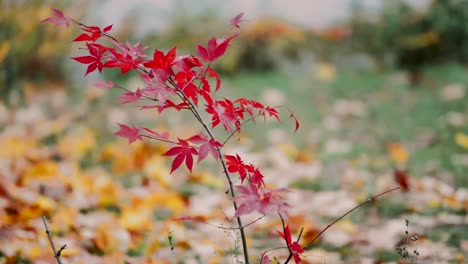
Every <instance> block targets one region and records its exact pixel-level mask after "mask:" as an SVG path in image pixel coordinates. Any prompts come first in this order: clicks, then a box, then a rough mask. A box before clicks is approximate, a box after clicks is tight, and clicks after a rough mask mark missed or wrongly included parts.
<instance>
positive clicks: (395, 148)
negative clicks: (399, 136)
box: [387, 143, 409, 163]
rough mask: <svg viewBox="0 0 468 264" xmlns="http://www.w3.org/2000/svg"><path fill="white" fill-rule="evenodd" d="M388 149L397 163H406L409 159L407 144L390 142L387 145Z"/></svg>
mask: <svg viewBox="0 0 468 264" xmlns="http://www.w3.org/2000/svg"><path fill="white" fill-rule="evenodd" d="M387 150H388V152H389V154H390V157H391V158H392V160H393V161H395V162H397V163H405V162H407V161H408V159H409V154H408V151H407V150H406V148H405V146H403V145H402V144H400V143H389V144H388V145H387Z"/></svg>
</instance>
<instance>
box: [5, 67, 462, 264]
mask: <svg viewBox="0 0 468 264" xmlns="http://www.w3.org/2000/svg"><path fill="white" fill-rule="evenodd" d="M335 71H336V69H334V68H333V67H332V66H330V65H322V66H319V67H317V68H316V69H315V71H314V73H315V75H314V76H313V77H310V78H313V80H312V79H307V78H305V77H300V78H298V75H294V76H292V77H291V75H284V76H282V75H268V76H265V75H258V76H255V75H248V76H242V75H241V76H239V77H234V78H232V79H230V80H229V81H228V82H226V83H225V85H227V86H230V87H227V88H226V89H227V90H229V91H233V93H234V94H235V95H240V94H241V93H243V92H246V93H251V94H253V95H254V96H257V97H259V99H260V100H261V101H265V103H267V104H273V105H276V104H284V105H291V106H292V107H293V109H294V111H295V112H296V113H297V114H298V117H299V118H300V119H301V121H302V124H303V129H302V131H301V130H300V131H299V132H298V134H297V135H296V136H294V135H293V133H292V132H291V129H290V126H287V127H288V128H286V126H281V125H280V126H273V125H272V126H270V124H268V123H267V124H261V123H259V124H257V125H258V126H257V127H253V126H252V127H249V128H248V129H247V130H246V131H248V132H245V133H243V134H242V135H239V137H238V138H236V140H233V141H232V142H231V144H230V146H229V152H232V153H239V154H242V155H243V157H245V159H247V160H248V161H251V162H253V163H254V164H255V165H256V166H259V167H261V168H262V170H263V173H264V174H265V176H266V177H267V179H268V180H267V181H266V182H268V183H274V185H273V186H272V187H290V188H291V190H292V192H291V193H289V194H288V199H289V203H290V205H291V211H290V212H291V219H290V221H291V222H292V223H291V226H293V227H304V233H303V234H302V240H301V241H308V240H310V239H311V238H312V237H314V235H316V234H317V233H318V232H320V230H322V229H323V228H325V227H326V226H327V224H329V223H330V222H332V221H333V220H334V219H336V218H337V217H339V216H341V215H342V214H344V213H345V212H346V211H347V210H349V209H351V208H353V207H354V206H356V205H358V204H359V203H361V202H363V201H365V200H366V199H368V197H370V196H372V195H373V194H376V193H378V192H381V191H384V190H386V189H390V188H392V187H394V186H400V187H401V190H400V191H398V192H394V193H391V194H388V195H387V196H385V197H382V198H381V199H379V200H378V201H376V202H373V203H371V204H369V205H366V206H365V207H363V208H361V209H359V210H358V211H356V212H354V213H353V214H352V215H350V216H348V217H346V218H344V219H343V220H341V221H340V222H338V223H337V224H336V225H334V226H333V227H332V228H330V229H329V230H328V231H327V232H326V233H325V234H324V235H323V236H322V237H321V239H320V240H319V241H318V242H317V243H315V244H314V245H313V247H311V248H310V249H309V250H307V251H305V252H304V254H303V255H302V256H303V260H304V263H392V262H393V263H396V262H397V261H402V260H401V257H400V256H399V254H398V251H397V249H396V248H397V247H400V248H402V247H403V246H404V244H405V242H409V243H408V244H409V245H408V246H407V247H406V248H407V251H408V254H409V255H410V258H412V259H414V260H415V261H417V263H463V262H464V261H466V260H465V255H464V254H465V252H467V251H468V236H467V234H466V228H467V225H468V218H467V216H466V211H467V210H468V187H467V180H466V176H467V167H468V158H467V155H468V154H467V150H468V133H467V131H468V130H467V125H466V124H467V123H468V120H467V116H468V105H467V103H466V102H467V100H466V98H467V95H466V94H467V93H468V91H467V84H468V80H467V79H466V77H463V76H466V69H464V68H456V69H450V72H451V73H452V75H446V74H443V73H441V72H443V71H444V69H438V70H437V72H436V73H435V74H431V78H433V80H429V81H428V83H425V84H423V85H422V86H423V87H417V88H415V87H408V84H407V83H405V82H404V80H403V79H404V78H403V79H402V77H401V76H400V75H399V74H395V73H392V74H385V75H384V74H381V75H377V77H369V76H367V77H366V76H360V79H359V78H354V77H349V76H350V75H345V74H343V75H340V74H338V75H337V73H336V72H335ZM296 74H297V73H296ZM437 74H439V75H437ZM309 75H310V76H312V75H313V74H304V75H302V73H301V76H309ZM275 78H280V79H275ZM288 78H290V79H289V80H288ZM351 86H353V87H351ZM252 87H255V88H252ZM231 88H232V89H231ZM81 89H83V91H82V92H78V94H80V95H79V96H76V94H75V96H73V97H72V96H71V94H73V93H72V92H70V91H69V90H63V89H59V90H50V89H47V90H46V92H42V93H37V94H35V95H31V97H30V98H29V102H28V103H27V104H26V105H24V106H22V107H19V108H14V109H13V108H11V107H7V106H6V105H4V104H2V105H1V107H0V127H1V132H0V146H1V148H0V168H1V169H0V263H53V262H54V261H55V260H54V257H53V254H52V251H51V249H50V246H49V244H48V243H49V241H48V240H47V237H46V234H45V229H44V226H43V222H42V219H41V216H44V215H45V216H47V217H48V219H49V223H50V226H51V229H52V231H53V233H54V239H55V243H56V244H57V245H59V246H61V245H64V244H66V245H67V247H66V249H64V250H63V251H62V257H63V259H64V260H65V261H66V262H67V263H237V262H236V260H237V259H238V260H241V259H242V258H241V256H240V255H239V254H238V253H237V251H238V250H240V247H239V243H240V238H239V237H238V236H237V234H236V232H235V231H233V230H229V228H230V227H234V226H235V224H234V222H233V221H232V220H233V219H232V216H233V214H234V212H233V209H232V205H231V202H230V200H229V198H228V195H226V193H225V191H226V189H227V187H226V184H225V182H224V177H223V175H222V174H221V170H220V167H219V166H218V164H216V162H214V161H211V163H210V161H208V162H204V163H203V164H200V165H198V166H196V167H195V168H194V172H193V173H192V174H190V173H189V172H188V171H184V170H180V171H179V172H175V173H174V174H172V175H170V164H169V162H168V161H167V160H166V159H165V158H164V157H161V156H160V155H161V154H162V153H164V152H165V151H167V147H168V146H165V145H162V144H159V143H158V144H156V143H155V142H150V141H145V142H136V143H134V144H131V145H129V144H128V143H127V142H126V141H124V140H122V139H118V138H117V137H116V136H114V135H112V133H113V132H115V131H117V130H118V125H117V124H116V123H125V122H127V123H129V122H135V123H145V124H147V125H148V126H150V127H151V126H158V128H165V129H167V130H171V131H176V132H177V133H178V134H179V135H181V136H182V137H183V136H184V135H189V134H193V133H192V132H196V131H197V130H198V129H199V128H197V126H196V125H188V124H190V123H187V121H186V120H185V119H184V117H178V115H177V112H174V113H173V118H171V119H170V120H160V119H159V118H157V117H156V115H155V114H154V113H152V112H151V111H148V112H140V111H139V112H138V113H137V111H136V109H133V108H129V107H125V108H123V107H122V106H121V105H118V103H115V102H114V101H113V100H110V101H111V102H110V103H109V102H108V100H106V99H105V98H107V97H114V99H115V97H116V95H112V94H111V95H109V94H104V93H103V91H102V90H99V89H97V88H92V87H89V88H81ZM243 89H244V90H243ZM80 96H81V98H80V99H77V98H76V97H80ZM171 116H172V115H171ZM294 137H296V138H297V139H296V140H294V139H293V138H294ZM185 216H191V217H192V218H193V219H196V220H197V221H181V220H175V219H177V218H182V217H185ZM258 217H260V215H252V216H249V217H245V218H244V223H249V222H251V221H254V220H256V219H257V218H258ZM405 219H407V220H408V222H409V224H408V226H407V225H406V221H405ZM203 222H205V223H203ZM280 227H281V223H280V222H279V220H278V219H277V218H276V217H274V216H272V217H270V216H266V217H264V218H261V219H260V220H258V221H257V222H255V223H254V224H252V225H250V226H249V227H248V228H247V230H246V231H247V234H248V236H249V239H248V244H249V248H250V249H251V252H250V253H251V256H252V260H253V261H255V260H257V258H259V257H260V254H261V252H263V251H265V250H267V249H270V248H276V247H279V246H283V245H282V244H281V241H279V240H277V239H273V238H274V237H275V234H276V231H275V230H276V229H280ZM299 231H300V230H292V232H293V233H294V234H296V235H297V234H298V233H299ZM406 231H407V232H406ZM416 237H417V239H415V238H416ZM414 250H416V252H417V254H415V253H414ZM275 255H277V256H281V255H283V256H284V257H286V256H287V255H288V252H287V251H285V250H283V251H281V250H278V251H276V252H275Z"/></svg>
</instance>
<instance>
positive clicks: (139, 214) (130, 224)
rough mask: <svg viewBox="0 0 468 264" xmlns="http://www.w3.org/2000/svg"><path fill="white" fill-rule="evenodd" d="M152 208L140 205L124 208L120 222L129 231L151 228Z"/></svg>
mask: <svg viewBox="0 0 468 264" xmlns="http://www.w3.org/2000/svg"><path fill="white" fill-rule="evenodd" d="M151 219H152V215H151V210H149V209H148V208H145V207H142V206H139V207H136V208H135V207H126V208H123V210H122V215H121V216H120V219H119V222H120V224H121V225H122V226H123V227H124V228H126V229H127V230H129V231H141V230H148V229H150V228H151Z"/></svg>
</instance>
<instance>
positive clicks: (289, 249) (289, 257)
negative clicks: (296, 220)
mask: <svg viewBox="0 0 468 264" xmlns="http://www.w3.org/2000/svg"><path fill="white" fill-rule="evenodd" d="M278 215H279V217H280V219H281V225H282V226H283V234H284V237H285V239H284V240H286V226H285V225H284V219H283V217H282V216H281V214H278ZM301 233H302V231H301ZM286 247H287V248H288V251H289V256H288V258H287V259H286V261H285V262H284V263H285V264H286V263H288V262H289V261H290V260H291V258H292V256H293V253H292V250H291V247H290V246H289V244H288V241H287V240H286Z"/></svg>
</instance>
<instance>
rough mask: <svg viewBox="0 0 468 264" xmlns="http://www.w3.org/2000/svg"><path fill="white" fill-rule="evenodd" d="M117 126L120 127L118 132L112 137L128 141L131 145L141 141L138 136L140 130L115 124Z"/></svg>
mask: <svg viewBox="0 0 468 264" xmlns="http://www.w3.org/2000/svg"><path fill="white" fill-rule="evenodd" d="M117 125H119V126H120V130H119V131H117V132H115V133H114V135H116V136H119V137H123V138H126V139H128V144H131V143H133V142H135V141H137V140H143V138H142V137H141V136H140V134H139V132H140V130H141V128H138V127H129V126H127V125H124V124H119V123H117Z"/></svg>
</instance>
